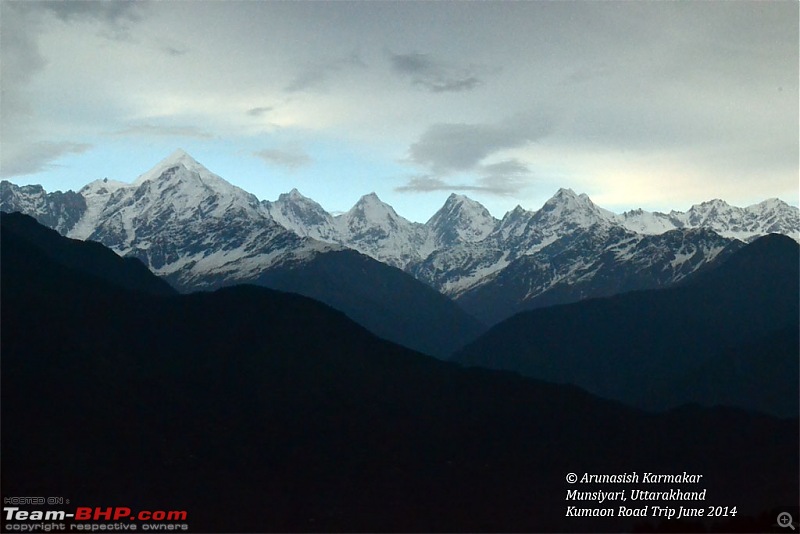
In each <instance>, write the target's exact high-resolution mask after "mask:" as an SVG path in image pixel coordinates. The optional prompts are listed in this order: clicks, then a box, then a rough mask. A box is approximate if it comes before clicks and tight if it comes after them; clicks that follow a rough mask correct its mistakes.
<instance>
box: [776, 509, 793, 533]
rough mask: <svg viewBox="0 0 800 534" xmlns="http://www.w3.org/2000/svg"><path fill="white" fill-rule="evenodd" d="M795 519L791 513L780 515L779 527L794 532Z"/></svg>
mask: <svg viewBox="0 0 800 534" xmlns="http://www.w3.org/2000/svg"><path fill="white" fill-rule="evenodd" d="M792 521H793V518H792V514H790V513H789V512H781V513H779V514H778V526H779V527H783V528H786V527H789V528H790V529H792V530H794V525H793V524H792Z"/></svg>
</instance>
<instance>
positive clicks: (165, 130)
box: [111, 123, 214, 139]
mask: <svg viewBox="0 0 800 534" xmlns="http://www.w3.org/2000/svg"><path fill="white" fill-rule="evenodd" d="M111 135H114V136H134V135H136V136H146V137H191V138H194V139H213V138H214V136H213V135H212V134H211V133H209V132H206V131H204V130H201V129H200V128H197V127H196V126H165V125H160V124H152V123H147V124H132V125H130V126H128V127H126V128H124V129H122V130H117V131H116V132H113V133H112V134H111Z"/></svg>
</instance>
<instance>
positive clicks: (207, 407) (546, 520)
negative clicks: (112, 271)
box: [0, 230, 800, 532]
mask: <svg viewBox="0 0 800 534" xmlns="http://www.w3.org/2000/svg"><path fill="white" fill-rule="evenodd" d="M0 243H2V250H1V251H0V258H1V259H2V266H1V267H2V279H1V281H2V287H1V288H0V289H1V290H2V296H3V298H2V320H3V324H2V326H3V328H2V350H3V354H2V376H3V389H2V401H3V402H2V406H1V408H0V409H2V436H3V455H2V471H3V477H2V482H1V483H2V487H1V488H0V489H2V494H3V495H4V496H26V495H46V496H49V495H60V496H64V497H65V498H68V499H70V503H71V505H72V506H100V507H108V506H126V507H130V508H132V509H133V510H142V509H147V510H187V512H188V517H187V520H186V521H185V523H187V524H189V526H190V529H191V531H193V532H265V531H280V532H286V531H313V532H319V531H348V532H353V531H402V532H408V531H424V532H443V531H489V532H496V531H526V532H537V531H539V532H553V531H569V532H575V531H582V532H585V531H598V532H599V531H618V530H620V529H625V528H629V527H631V526H632V525H633V524H634V523H638V524H641V523H642V522H644V523H647V522H648V521H652V522H653V523H655V520H654V519H652V518H645V519H641V518H637V519H619V518H573V517H565V511H566V506H567V505H569V504H576V505H578V507H597V506H600V505H598V504H597V503H582V502H566V501H565V494H566V491H567V490H568V489H579V490H598V489H603V490H611V489H615V488H614V487H613V486H610V485H604V486H602V487H598V486H595V485H581V484H576V485H568V484H567V483H566V482H565V476H566V474H567V473H570V472H575V473H579V474H583V473H584V472H589V473H622V472H629V473H630V472H633V471H637V472H639V473H640V474H641V473H643V472H655V473H682V472H683V471H688V472H689V473H698V474H703V483H702V484H700V485H698V486H692V485H681V488H682V489H684V490H698V491H699V490H702V489H706V490H707V494H708V501H709V502H704V503H702V504H703V505H710V504H714V505H725V506H736V507H737V511H738V515H737V517H736V518H733V520H734V522H733V523H727V522H726V530H731V529H733V528H736V527H737V525H751V524H752V523H749V522H748V519H747V518H748V517H757V516H758V515H759V514H760V513H762V512H763V511H764V510H770V509H772V508H774V507H776V506H781V505H791V504H794V503H796V502H797V499H798V494H797V472H798V468H800V466H799V465H798V459H797V449H798V437H797V432H798V421H797V420H796V419H794V420H778V419H774V418H770V417H765V416H759V415H750V414H746V413H744V412H741V411H736V410H723V409H717V410H708V409H700V408H696V407H694V408H684V409H681V410H678V411H674V412H670V413H667V414H661V415H653V414H645V413H642V412H638V411H636V410H633V409H630V408H626V407H624V406H621V405H619V404H617V403H614V402H609V401H603V400H600V399H597V398H594V397H592V396H591V395H588V394H586V393H584V392H581V391H580V390H577V389H576V388H573V387H568V386H558V385H552V384H545V383H540V382H536V381H532V380H528V379H523V378H521V377H519V376H515V375H512V374H509V373H501V372H493V371H486V370H477V369H464V368H461V367H459V366H457V365H454V364H449V363H445V362H440V361H437V360H434V359H432V358H429V357H426V356H423V355H421V354H417V353H413V352H411V351H408V350H407V349H404V348H402V347H399V346H396V345H393V344H391V343H388V342H385V341H383V340H381V339H379V338H377V337H375V336H373V335H371V334H370V333H368V332H367V331H366V330H364V329H363V328H361V327H359V326H358V325H356V324H355V323H353V322H352V321H350V320H349V319H348V318H347V317H345V316H344V315H343V314H341V313H339V312H336V311H334V310H332V309H331V308H328V307H326V306H323V305H321V304H319V303H317V302H315V301H312V300H310V299H306V298H303V297H299V296H297V295H291V294H286V293H278V292H274V291H270V290H267V289H263V288H257V287H250V286H239V287H233V288H228V289H223V290H220V291H217V292H215V293H196V294H192V295H183V296H150V295H145V294H143V293H138V292H133V291H130V290H129V289H125V288H122V287H120V286H118V285H114V284H113V283H112V282H109V281H108V280H104V279H100V278H98V277H96V276H93V275H90V274H87V273H85V272H82V271H80V270H76V269H73V268H69V267H66V266H64V265H62V264H59V263H56V262H53V261H52V260H51V259H50V258H49V257H47V256H46V255H45V254H43V253H41V252H40V251H38V250H37V249H36V248H35V247H33V246H31V244H30V243H29V242H26V241H25V240H24V238H22V237H21V236H19V235H15V234H13V233H6V232H5V230H4V231H3V236H2V241H0ZM743 459H746V461H743ZM631 488H635V489H650V490H653V489H667V488H662V486H653V485H650V484H638V485H634V486H626V487H623V488H621V489H626V490H627V491H630V489H631ZM618 504H619V503H614V504H613V505H612V506H610V507H611V508H615V509H616V508H618ZM645 504H652V503H645V502H637V503H636V505H637V506H638V507H640V508H641V507H642V506H643V505H645ZM602 507H606V505H605V504H604V505H602ZM23 508H24V507H23ZM730 519H731V518H728V519H726V520H724V521H729V520H730ZM769 519H770V521H773V520H774V518H769ZM5 526H6V527H8V525H7V524H6V525H5ZM757 528H758V529H761V528H762V527H761V526H760V524H759V526H758V527H757ZM763 528H769V526H768V525H767V526H764V527H763Z"/></svg>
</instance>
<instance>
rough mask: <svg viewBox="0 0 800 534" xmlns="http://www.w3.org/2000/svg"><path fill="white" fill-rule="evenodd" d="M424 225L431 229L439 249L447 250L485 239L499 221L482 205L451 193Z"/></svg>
mask: <svg viewBox="0 0 800 534" xmlns="http://www.w3.org/2000/svg"><path fill="white" fill-rule="evenodd" d="M425 226H427V227H428V228H430V229H431V230H432V232H433V235H434V243H435V244H436V246H438V247H448V246H452V245H454V244H456V243H459V242H466V243H474V242H477V241H481V240H483V239H484V238H485V237H486V236H488V235H489V234H490V233H492V231H493V230H494V229H495V227H496V226H497V219H495V218H494V217H492V214H491V213H489V210H487V209H486V208H485V207H484V206H483V205H482V204H481V203H480V202H476V201H474V200H472V199H471V198H468V197H466V196H464V195H457V194H455V193H452V194H451V195H450V196H449V197H447V200H446V201H445V203H444V206H442V207H441V209H439V211H437V212H436V213H434V214H433V217H431V218H430V219H429V220H428V222H427V223H425Z"/></svg>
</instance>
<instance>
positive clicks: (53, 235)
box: [0, 213, 176, 295]
mask: <svg viewBox="0 0 800 534" xmlns="http://www.w3.org/2000/svg"><path fill="white" fill-rule="evenodd" d="M0 226H2V228H3V238H6V236H10V235H13V236H15V237H16V238H17V240H19V241H22V242H25V243H27V245H29V246H31V247H34V248H35V249H36V250H37V251H39V252H40V253H41V254H43V255H44V256H46V257H47V258H49V259H50V260H52V261H53V262H55V263H58V264H60V265H63V266H65V267H69V268H71V269H74V270H77V271H81V272H84V273H87V274H90V275H92V276H96V277H98V278H101V279H104V280H106V281H108V282H110V283H112V284H113V285H117V286H120V287H123V288H127V289H131V290H136V291H140V292H143V293H149V294H153V295H174V294H176V291H175V290H174V289H173V288H172V287H171V286H170V285H169V284H168V283H167V282H165V281H164V280H162V279H160V278H158V277H157V276H156V275H154V274H153V273H151V272H150V271H149V270H148V269H147V267H145V265H144V264H143V263H142V262H141V261H139V260H137V259H135V258H121V257H120V256H118V255H117V254H114V252H112V251H111V250H109V249H108V248H106V247H104V246H103V245H101V244H100V243H96V242H94V241H80V240H77V239H67V238H64V237H62V236H61V235H60V234H59V233H58V232H56V231H55V230H51V229H49V228H47V227H45V226H42V225H41V224H39V223H38V222H36V220H35V219H34V218H33V217H30V216H28V215H23V214H21V213H0Z"/></svg>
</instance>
